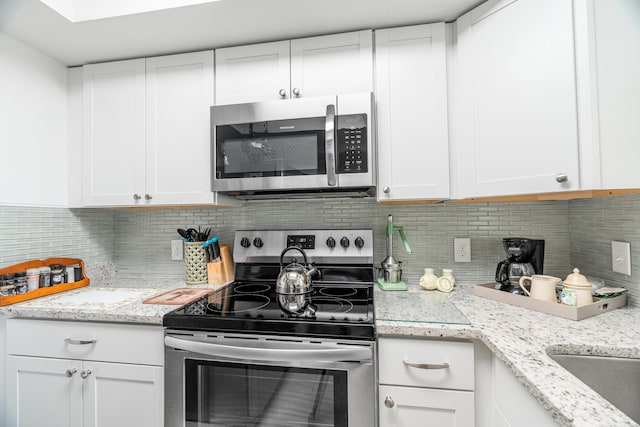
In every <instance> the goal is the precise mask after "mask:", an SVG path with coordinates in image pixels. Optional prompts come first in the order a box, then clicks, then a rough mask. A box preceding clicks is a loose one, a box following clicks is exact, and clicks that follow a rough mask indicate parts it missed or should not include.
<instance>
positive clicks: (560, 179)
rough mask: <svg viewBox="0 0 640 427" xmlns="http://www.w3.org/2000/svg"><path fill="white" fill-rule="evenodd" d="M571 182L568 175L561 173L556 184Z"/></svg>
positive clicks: (557, 176)
mask: <svg viewBox="0 0 640 427" xmlns="http://www.w3.org/2000/svg"><path fill="white" fill-rule="evenodd" d="M567 181H569V177H568V176H567V174H566V173H559V174H558V175H556V182H567Z"/></svg>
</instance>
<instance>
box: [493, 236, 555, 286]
mask: <svg viewBox="0 0 640 427" xmlns="http://www.w3.org/2000/svg"><path fill="white" fill-rule="evenodd" d="M502 246H503V247H504V250H505V252H506V253H507V259H505V260H504V261H500V262H499V263H498V267H497V268H496V282H498V283H500V290H501V291H506V292H512V293H515V294H522V293H523V292H522V289H521V288H520V286H519V285H518V281H519V280H520V277H522V276H531V275H532V274H543V267H544V240H536V239H525V238H522V237H508V238H505V239H502Z"/></svg>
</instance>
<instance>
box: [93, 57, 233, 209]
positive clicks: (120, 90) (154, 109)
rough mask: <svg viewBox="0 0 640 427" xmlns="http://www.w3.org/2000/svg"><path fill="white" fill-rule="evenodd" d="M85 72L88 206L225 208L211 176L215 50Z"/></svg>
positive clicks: (121, 62) (122, 62)
mask: <svg viewBox="0 0 640 427" xmlns="http://www.w3.org/2000/svg"><path fill="white" fill-rule="evenodd" d="M83 73H84V84H83V97H84V102H83V111H84V113H83V116H84V117H83V123H82V126H83V145H82V149H83V168H84V169H83V192H82V193H83V197H82V205H83V206H151V205H154V206H161V205H182V204H212V203H220V202H221V200H219V199H218V197H217V195H216V194H215V193H213V192H211V176H210V170H211V156H210V130H209V129H210V126H209V109H210V107H211V105H213V90H214V87H213V51H204V52H194V53H187V54H180V55H171V56H163V57H157V58H149V59H147V60H145V59H137V60H131V61H120V62H113V63H105V64H93V65H87V66H85V67H84V69H83Z"/></svg>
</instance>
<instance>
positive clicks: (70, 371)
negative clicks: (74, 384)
mask: <svg viewBox="0 0 640 427" xmlns="http://www.w3.org/2000/svg"><path fill="white" fill-rule="evenodd" d="M76 372H78V370H77V369H76V368H73V369H67V372H65V374H66V375H67V376H68V377H69V378H71V377H72V376H73V374H75V373H76Z"/></svg>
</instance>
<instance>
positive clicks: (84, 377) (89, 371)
mask: <svg viewBox="0 0 640 427" xmlns="http://www.w3.org/2000/svg"><path fill="white" fill-rule="evenodd" d="M89 375H91V369H87V370H86V371H82V372H80V376H81V377H82V379H83V380H84V379H86V378H87V377H88V376H89Z"/></svg>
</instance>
